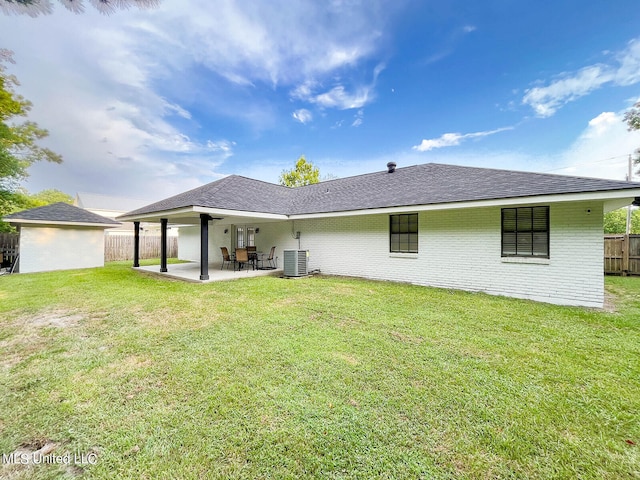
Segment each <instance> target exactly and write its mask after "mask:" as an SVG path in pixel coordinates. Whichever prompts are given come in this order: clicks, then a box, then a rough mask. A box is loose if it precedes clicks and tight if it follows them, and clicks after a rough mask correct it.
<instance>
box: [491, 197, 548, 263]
mask: <svg viewBox="0 0 640 480" xmlns="http://www.w3.org/2000/svg"><path fill="white" fill-rule="evenodd" d="M502 256H503V257H539V258H549V207H519V208H503V209H502Z"/></svg>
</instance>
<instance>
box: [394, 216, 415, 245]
mask: <svg viewBox="0 0 640 480" xmlns="http://www.w3.org/2000/svg"><path fill="white" fill-rule="evenodd" d="M389 250H390V251H391V252H399V253H418V214H417V213H408V214H402V215H390V216H389Z"/></svg>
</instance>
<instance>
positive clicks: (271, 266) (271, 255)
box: [262, 247, 277, 270]
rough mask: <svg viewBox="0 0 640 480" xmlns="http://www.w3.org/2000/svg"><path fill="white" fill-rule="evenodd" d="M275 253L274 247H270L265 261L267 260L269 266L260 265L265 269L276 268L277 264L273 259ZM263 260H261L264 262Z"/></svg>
mask: <svg viewBox="0 0 640 480" xmlns="http://www.w3.org/2000/svg"><path fill="white" fill-rule="evenodd" d="M275 254H276V247H271V251H270V252H269V256H268V257H267V258H266V261H267V262H269V266H268V267H264V266H263V267H262V268H263V269H265V270H267V269H268V270H273V269H275V268H277V265H276V263H275V261H274V255H275ZM264 261H265V260H263V263H264Z"/></svg>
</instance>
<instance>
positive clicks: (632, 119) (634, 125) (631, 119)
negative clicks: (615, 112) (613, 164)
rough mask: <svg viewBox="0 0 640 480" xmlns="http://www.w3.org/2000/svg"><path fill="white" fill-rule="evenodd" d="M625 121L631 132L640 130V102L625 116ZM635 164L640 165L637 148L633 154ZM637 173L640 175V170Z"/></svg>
mask: <svg viewBox="0 0 640 480" xmlns="http://www.w3.org/2000/svg"><path fill="white" fill-rule="evenodd" d="M624 121H625V122H626V124H627V127H628V128H629V131H633V130H640V102H637V103H636V104H635V105H634V106H633V107H631V108H630V109H629V111H627V112H626V113H625V114H624ZM633 163H634V165H640V148H636V151H635V152H633ZM636 173H637V174H638V175H640V170H638V171H637V172H636Z"/></svg>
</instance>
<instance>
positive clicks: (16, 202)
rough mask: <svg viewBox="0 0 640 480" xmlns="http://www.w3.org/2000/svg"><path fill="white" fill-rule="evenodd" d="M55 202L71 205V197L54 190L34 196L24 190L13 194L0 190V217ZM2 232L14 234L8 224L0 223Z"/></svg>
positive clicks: (18, 190)
mask: <svg viewBox="0 0 640 480" xmlns="http://www.w3.org/2000/svg"><path fill="white" fill-rule="evenodd" d="M57 202H64V203H69V204H72V203H73V197H72V196H71V195H68V194H66V193H64V192H61V191H60V190H54V189H47V190H42V191H41V192H38V193H34V194H31V193H29V192H27V191H26V190H25V189H24V188H18V189H17V190H15V191H13V192H9V191H7V190H0V212H1V213H0V217H2V215H6V214H9V213H14V212H19V211H21V210H27V209H29V208H36V207H43V206H45V205H51V204H52V203H57ZM2 232H15V229H14V228H13V227H12V226H11V225H9V224H8V223H6V222H3V221H0V233H2Z"/></svg>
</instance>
